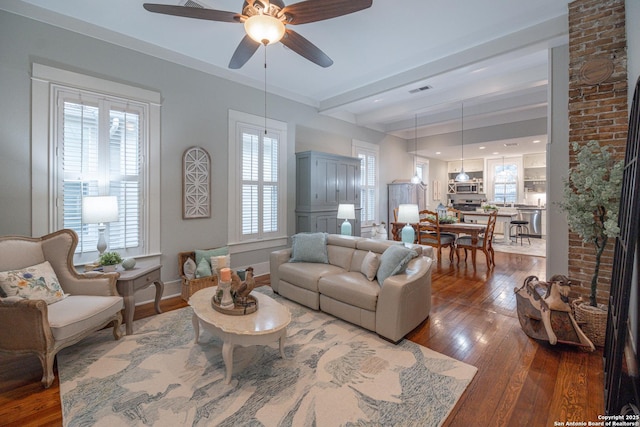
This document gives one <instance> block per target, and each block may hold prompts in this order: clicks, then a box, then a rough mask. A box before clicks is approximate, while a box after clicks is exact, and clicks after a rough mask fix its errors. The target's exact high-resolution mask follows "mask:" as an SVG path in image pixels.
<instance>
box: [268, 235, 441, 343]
mask: <svg viewBox="0 0 640 427" xmlns="http://www.w3.org/2000/svg"><path fill="white" fill-rule="evenodd" d="M394 244H395V245H397V244H399V242H394V241H386V240H373V239H367V238H361V237H351V236H341V235H333V234H331V235H328V237H327V254H328V260H329V263H328V264H324V263H309V262H289V259H290V258H291V252H292V250H291V248H288V249H282V250H279V251H275V252H272V253H271V257H270V270H271V271H270V274H271V286H272V288H273V290H274V291H275V292H276V293H278V294H280V295H282V296H283V297H286V298H288V299H290V300H293V301H296V302H298V303H300V304H303V305H305V306H307V307H310V308H312V309H314V310H322V311H324V312H326V313H329V314H332V315H334V316H336V317H339V318H341V319H344V320H346V321H348V322H351V323H354V324H356V325H359V326H362V327H364V328H366V329H369V330H371V331H375V332H377V333H378V334H379V335H380V336H382V337H384V338H386V339H388V340H390V341H392V342H398V341H400V340H401V339H402V338H403V337H404V336H405V335H406V334H407V333H409V332H410V331H411V330H413V329H414V328H415V327H416V326H418V325H419V324H420V323H421V322H422V321H424V320H425V319H426V318H427V317H428V316H429V311H430V309H431V265H432V259H433V248H431V247H426V246H419V245H413V246H412V249H413V250H415V251H416V252H417V253H418V256H417V257H415V258H413V259H412V260H411V261H410V262H409V264H408V265H407V269H406V270H405V271H404V272H403V273H401V274H397V275H394V276H390V277H389V278H387V279H386V280H384V282H383V286H380V285H379V284H378V280H377V278H375V279H374V280H373V281H369V280H368V279H367V277H365V275H364V274H362V273H361V272H360V271H361V265H362V262H363V259H364V258H365V256H366V255H367V253H368V252H369V251H371V252H374V253H377V254H382V253H383V252H384V251H385V250H386V249H387V248H388V247H389V246H390V245H394Z"/></svg>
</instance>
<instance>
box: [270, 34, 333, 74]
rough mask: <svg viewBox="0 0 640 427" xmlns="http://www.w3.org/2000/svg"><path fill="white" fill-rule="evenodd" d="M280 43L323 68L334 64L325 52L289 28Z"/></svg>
mask: <svg viewBox="0 0 640 427" xmlns="http://www.w3.org/2000/svg"><path fill="white" fill-rule="evenodd" d="M280 43H282V44H283V45H285V46H286V47H288V48H289V49H291V50H292V51H294V52H295V53H297V54H298V55H300V56H303V57H305V58H307V59H308V60H309V61H311V62H313V63H315V64H318V65H319V66H321V67H324V68H327V67H330V66H331V64H333V61H332V60H331V58H329V57H328V56H327V54H325V53H324V52H323V51H321V50H320V49H318V48H317V47H316V46H315V45H314V44H313V43H311V42H310V41H309V40H307V39H305V38H304V37H302V36H301V35H300V34H298V33H296V32H295V31H293V30H290V29H288V28H287V30H286V32H285V35H284V37H283V38H282V39H281V40H280Z"/></svg>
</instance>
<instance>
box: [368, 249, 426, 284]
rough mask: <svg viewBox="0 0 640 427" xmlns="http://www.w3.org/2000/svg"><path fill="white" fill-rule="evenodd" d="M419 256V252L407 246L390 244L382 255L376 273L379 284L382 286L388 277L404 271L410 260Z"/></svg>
mask: <svg viewBox="0 0 640 427" xmlns="http://www.w3.org/2000/svg"><path fill="white" fill-rule="evenodd" d="M417 256H418V253H417V252H416V251H414V250H411V249H409V248H407V247H405V246H397V245H392V246H389V247H388V248H387V249H385V251H384V252H383V253H382V255H381V256H380V266H379V267H378V273H377V274H376V276H377V277H378V284H379V285H380V286H382V285H383V283H384V281H385V280H386V279H387V277H390V276H395V275H396V274H400V273H402V272H404V270H405V269H406V268H407V264H409V261H411V260H412V259H413V258H415V257H417Z"/></svg>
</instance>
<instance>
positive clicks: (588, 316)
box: [572, 298, 607, 347]
mask: <svg viewBox="0 0 640 427" xmlns="http://www.w3.org/2000/svg"><path fill="white" fill-rule="evenodd" d="M572 305H573V311H574V317H575V319H576V322H578V325H580V329H582V332H584V334H585V335H586V336H587V337H588V338H589V339H590V340H591V342H592V343H593V345H595V346H598V347H604V341H605V337H606V335H607V307H606V306H605V305H603V304H598V307H593V306H591V305H589V303H588V302H586V301H583V300H582V299H581V298H578V299H577V300H575V301H573V303H572Z"/></svg>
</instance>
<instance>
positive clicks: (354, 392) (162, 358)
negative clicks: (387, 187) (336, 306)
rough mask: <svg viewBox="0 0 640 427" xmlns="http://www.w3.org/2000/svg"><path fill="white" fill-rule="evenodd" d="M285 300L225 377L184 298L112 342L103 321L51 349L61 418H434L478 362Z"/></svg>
mask: <svg viewBox="0 0 640 427" xmlns="http://www.w3.org/2000/svg"><path fill="white" fill-rule="evenodd" d="M254 292H264V293H266V294H267V295H270V296H272V297H273V298H274V299H276V300H277V301H279V302H280V303H282V304H284V305H285V306H286V307H288V308H289V310H290V311H291V314H292V317H293V320H292V322H291V324H290V325H289V327H288V328H287V340H286V343H285V354H286V356H287V357H286V359H282V358H281V357H280V352H279V350H278V347H277V343H275V342H274V344H273V345H271V346H253V347H247V348H242V347H238V348H236V349H235V350H234V366H233V377H232V380H231V383H230V384H228V385H226V384H225V383H224V374H225V369H224V362H223V360H222V354H221V348H222V342H221V341H220V340H219V339H218V338H215V337H212V336H210V335H204V334H207V333H206V332H202V331H201V337H200V343H199V344H195V343H194V332H193V326H192V323H191V318H192V311H191V308H190V307H187V308H184V309H181V310H177V311H172V312H168V313H163V314H160V315H157V316H154V317H151V318H147V319H143V320H140V321H137V322H136V323H135V327H134V331H135V332H134V334H133V335H130V336H125V337H123V338H122V339H120V340H119V341H114V339H113V335H112V330H103V331H100V332H98V333H96V334H95V335H93V336H91V337H89V338H87V339H85V340H83V341H82V342H80V343H78V344H76V345H74V346H71V347H69V348H66V349H64V350H63V351H61V352H60V353H59V354H58V371H59V375H60V394H61V399H62V412H63V420H64V425H65V426H88V425H91V426H110V427H113V426H121V425H127V426H143V425H153V426H165V425H166V426H176V425H193V426H214V425H215V426H218V425H219V426H241V425H242V426H244V425H252V426H335V425H343V426H363V425H377V426H389V425H416V426H439V425H441V424H442V423H443V422H444V420H445V419H446V417H447V415H448V414H449V412H450V411H451V409H452V408H453V407H454V405H455V404H456V402H457V400H458V399H459V398H460V396H461V395H462V393H463V392H464V390H465V388H466V387H467V386H468V385H469V383H470V382H471V380H472V378H473V376H474V375H475V373H476V371H477V369H476V368H475V367H473V366H470V365H467V364H465V363H462V362H459V361H457V360H454V359H452V358H449V357H447V356H444V355H442V354H439V353H436V352H434V351H431V350H429V349H428V348H425V347H422V346H420V345H417V344H415V343H412V342H410V341H408V340H403V341H401V342H400V343H399V344H398V345H394V344H391V343H389V342H387V341H385V340H383V339H381V338H379V337H378V336H377V335H376V334H374V333H372V332H370V331H366V330H364V329H362V328H360V327H358V326H354V325H351V324H349V323H346V322H344V321H341V320H339V319H336V318H335V317H333V316H330V315H327V314H324V313H321V312H316V311H313V310H310V309H307V308H305V307H302V306H300V305H298V304H296V303H293V302H291V301H288V300H286V299H284V298H281V297H279V296H278V295H274V294H273V292H272V291H271V288H269V287H264V286H263V287H260V288H257V289H256V290H254Z"/></svg>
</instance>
